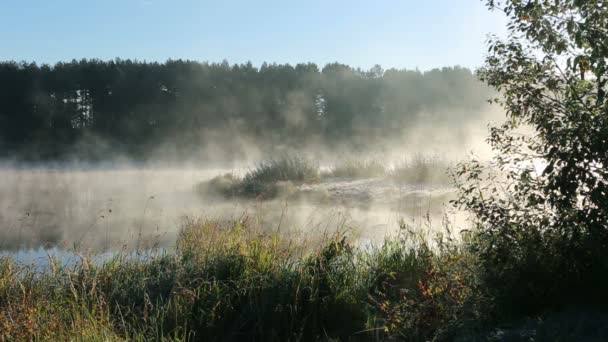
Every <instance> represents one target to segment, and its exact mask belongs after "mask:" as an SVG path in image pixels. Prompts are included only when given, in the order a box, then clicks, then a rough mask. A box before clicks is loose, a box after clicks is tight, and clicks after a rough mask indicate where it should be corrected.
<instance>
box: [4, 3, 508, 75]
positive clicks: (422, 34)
mask: <svg viewBox="0 0 608 342" xmlns="http://www.w3.org/2000/svg"><path fill="white" fill-rule="evenodd" d="M505 26H506V21H505V19H504V18H503V17H502V16H501V15H500V14H499V13H493V12H490V11H488V10H487V8H486V7H485V6H484V2H482V1H481V0H425V1H420V0H367V1H357V0H350V1H342V0H324V1H323V0H307V1H302V0H300V1H287V0H263V1H262V0H260V1H253V0H238V1H237V0H213V1H206V0H205V1H203V0H199V1H195V0H95V1H93V0H53V1H49V0H0V60H16V61H35V62H37V63H51V64H52V63H56V62H58V61H70V60H72V59H81V58H97V59H103V60H109V59H114V58H116V57H120V58H122V59H127V58H130V59H137V60H145V61H159V62H162V61H165V60H167V59H178V58H182V59H191V60H198V61H209V62H221V61H222V60H224V59H226V60H228V61H229V62H230V63H231V64H232V63H244V62H247V61H251V62H252V63H253V64H254V65H256V66H259V65H261V63H262V62H264V61H266V62H270V63H272V62H276V63H290V64H295V63H301V62H314V63H317V64H319V65H324V64H326V63H331V62H336V61H337V62H340V63H345V64H349V65H351V66H355V67H362V68H364V69H367V68H370V67H372V66H373V65H375V64H380V65H381V66H382V67H384V68H385V69H388V68H406V69H414V68H418V69H420V70H428V69H432V68H435V67H443V66H453V65H460V66H464V67H468V68H476V67H478V66H480V65H481V64H482V63H483V58H484V54H485V53H486V51H487V49H486V48H485V46H486V45H485V41H486V38H487V34H489V33H493V34H498V35H499V36H502V35H504V32H505Z"/></svg>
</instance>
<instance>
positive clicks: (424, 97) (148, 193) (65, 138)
mask: <svg viewBox="0 0 608 342" xmlns="http://www.w3.org/2000/svg"><path fill="white" fill-rule="evenodd" d="M4 66H5V68H4V69H3V70H4V71H6V72H7V75H8V76H6V77H3V76H2V75H3V74H0V85H4V86H6V87H8V88H7V89H9V88H10V87H13V86H12V83H11V82H12V81H11V82H9V81H10V80H11V78H10V77H13V76H10V75H21V76H20V77H21V78H20V79H19V82H20V83H19V84H20V88H19V89H21V90H20V91H21V92H22V93H19V95H20V96H21V97H13V98H10V101H8V102H7V104H6V108H8V109H11V108H12V109H14V111H9V112H10V113H19V112H20V111H21V112H23V113H24V114H23V115H22V116H18V115H15V116H14V117H12V116H7V119H6V120H5V123H7V125H4V126H2V127H0V148H2V149H1V150H0V151H1V153H0V155H1V156H3V157H2V158H3V159H2V160H1V161H0V241H1V242H0V251H4V252H5V253H13V252H15V251H20V252H19V253H21V254H15V255H23V253H24V252H23V251H41V250H44V249H49V248H50V249H53V250H59V251H62V250H70V251H79V252H84V251H86V252H90V253H102V252H112V251H119V250H142V249H150V248H170V247H172V246H173V244H174V243H175V239H176V234H178V232H179V230H180V229H181V227H182V223H183V221H184V219H185V218H206V219H209V220H220V221H225V222H233V221H237V220H247V221H248V222H249V223H250V224H252V225H255V226H256V227H257V228H259V229H262V230H266V231H279V232H280V233H281V234H284V235H294V236H297V235H302V234H304V235H308V236H321V235H323V234H327V233H331V232H336V231H347V232H348V234H349V236H350V237H351V239H352V240H353V241H355V242H357V243H367V242H370V241H371V242H373V241H382V240H383V239H385V238H390V237H391V236H392V234H395V233H396V232H397V230H398V229H399V227H400V222H406V223H408V224H409V225H411V226H412V227H415V229H419V230H429V231H432V230H438V229H442V226H445V225H446V222H450V224H451V225H453V226H454V227H456V228H458V227H464V226H465V225H466V216H465V215H463V214H462V213H459V212H457V211H456V210H455V209H454V208H452V207H451V206H450V205H449V203H448V202H449V200H450V199H453V198H454V196H455V191H454V189H453V187H452V186H451V185H450V184H449V182H445V181H442V182H433V181H412V180H409V181H404V180H399V179H395V177H391V176H390V175H389V173H390V172H388V173H387V174H386V175H369V176H366V177H322V178H321V179H320V180H319V181H315V182H312V183H310V184H300V183H297V182H295V183H293V184H289V186H290V187H291V188H292V189H291V190H290V191H291V195H289V196H279V197H276V198H272V199H269V198H242V197H241V198H236V197H225V196H224V197H222V196H217V194H213V193H205V192H201V191H199V190H197V189H199V187H198V186H199V184H201V183H202V182H205V181H209V180H211V179H213V178H214V177H216V176H219V175H223V174H226V173H230V174H233V175H237V176H243V175H245V174H247V172H249V171H251V170H255V169H256V167H257V166H258V165H259V164H258V163H260V162H262V161H264V160H269V159H275V158H282V157H283V156H285V155H288V154H289V155H291V154H295V155H299V156H303V157H304V158H306V159H307V160H311V161H313V162H314V163H316V164H318V165H319V166H320V170H331V169H332V167H336V166H339V165H340V164H341V163H344V162H345V161H348V160H368V161H369V160H373V161H376V162H378V163H380V164H382V165H383V167H385V168H386V169H388V170H392V169H395V168H398V167H399V165H402V164H403V163H404V162H405V163H406V164H407V163H410V162H411V161H412V160H418V161H420V160H427V159H428V160H439V161H440V163H439V164H436V165H435V164H433V165H431V167H434V168H441V170H434V171H433V173H437V174H441V173H445V171H446V170H445V168H446V167H449V166H450V165H453V164H454V163H457V162H458V161H461V160H464V159H467V158H469V157H470V155H471V154H474V155H475V156H476V157H477V158H481V159H482V160H483V159H488V158H489V156H490V154H491V153H490V148H489V146H488V145H487V144H486V143H485V138H486V136H487V125H488V123H490V122H497V121H500V120H501V119H502V116H503V115H502V113H501V112H500V111H497V110H496V109H495V108H493V107H491V106H489V105H487V104H486V103H485V100H486V99H487V98H488V97H489V96H490V95H491V94H492V92H491V91H490V90H489V89H488V88H487V87H485V86H484V85H482V84H481V83H479V82H478V81H477V80H476V79H475V76H474V75H473V73H472V72H471V71H469V70H467V69H463V68H459V67H454V68H443V69H435V70H431V71H429V72H424V73H422V72H420V71H417V70H416V71H411V70H394V69H392V70H388V71H384V70H382V69H381V68H380V67H379V66H377V67H374V68H372V69H370V70H369V71H364V70H360V69H354V68H351V67H348V66H345V65H341V64H338V63H335V64H330V65H326V66H325V67H324V68H323V69H322V70H320V68H318V67H317V66H316V65H314V64H298V65H297V66H295V68H294V67H292V66H290V65H275V64H273V65H266V64H265V65H263V66H262V67H260V68H255V67H253V66H251V65H250V64H247V65H234V66H233V67H230V66H229V65H228V64H227V63H222V64H221V65H220V64H206V63H197V62H190V61H186V62H184V61H168V62H166V63H164V64H147V63H141V62H131V61H128V60H127V61H119V60H117V61H110V62H102V61H96V60H92V61H86V60H83V61H80V62H71V63H66V64H57V65H56V66H54V67H52V68H50V67H48V66H43V67H38V66H36V65H34V64H31V65H30V64H23V65H20V64H17V63H5V64H4ZM9 72H12V73H9ZM97 74H103V75H106V76H107V77H106V78H100V79H96V80H95V82H92V81H91V82H89V81H90V79H89V77H90V76H91V75H97ZM143 74H145V75H148V76H149V77H148V78H141V77H140V75H143ZM32 75H33V76H32ZM53 75H55V76H53ZM9 76H10V77H9ZM59 76H61V80H62V82H63V83H61V84H57V83H54V82H51V81H52V80H53V79H54V78H53V77H59ZM178 76H179V77H178ZM47 78H48V80H47ZM45 80H47V81H48V82H46V81H45ZM234 80H238V81H234ZM10 89H12V88H10ZM24 118H25V119H24ZM421 172H422V171H421ZM424 172H428V171H424ZM418 178H419V177H414V179H418ZM310 194H313V195H314V196H310ZM26 254H27V253H26Z"/></svg>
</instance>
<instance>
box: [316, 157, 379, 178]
mask: <svg viewBox="0 0 608 342" xmlns="http://www.w3.org/2000/svg"><path fill="white" fill-rule="evenodd" d="M386 173H387V169H386V167H385V165H384V163H382V162H381V161H378V160H375V159H354V158H350V159H346V160H344V161H342V162H340V163H338V164H336V165H334V166H333V167H332V168H331V169H330V170H329V171H328V172H327V173H326V174H325V175H324V176H325V177H337V178H351V179H358V178H379V177H384V176H386Z"/></svg>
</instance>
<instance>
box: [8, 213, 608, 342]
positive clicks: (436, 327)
mask: <svg viewBox="0 0 608 342" xmlns="http://www.w3.org/2000/svg"><path fill="white" fill-rule="evenodd" d="M475 236H476V235H475V234H474V233H470V234H469V235H466V236H463V238H464V239H463V240H462V241H460V242H457V241H454V240H453V239H452V238H451V237H452V235H451V234H450V232H447V233H446V234H443V235H441V234H438V235H437V236H436V237H435V238H434V239H429V237H428V236H424V235H422V234H421V233H413V230H412V229H411V228H410V227H408V226H406V225H405V224H402V226H401V231H400V233H399V235H398V236H397V237H395V238H393V239H391V240H386V241H384V243H382V244H379V245H374V246H365V247H359V246H358V245H356V244H352V243H350V242H349V240H348V237H347V236H345V235H344V234H339V233H337V234H335V235H331V236H325V237H324V238H322V239H320V240H314V241H313V240H304V239H289V238H286V237H285V236H279V235H277V234H272V233H268V232H265V231H260V230H258V229H257V228H256V227H255V226H252V225H251V224H250V223H249V221H247V220H242V221H237V222H233V223H231V224H226V223H224V224H221V223H217V222H212V221H204V220H189V221H187V222H186V223H185V224H184V227H183V229H182V230H181V232H180V234H179V237H178V239H177V242H176V245H175V248H174V249H173V250H171V251H165V252H159V251H156V252H155V251H150V252H148V253H144V254H141V253H140V254H128V255H116V256H115V257H114V258H112V259H110V260H106V261H105V262H101V263H93V262H90V261H89V260H88V259H85V258H82V259H80V262H78V263H76V264H75V265H72V264H71V265H62V264H60V263H59V262H58V261H57V260H54V259H53V258H49V263H50V267H48V268H45V269H44V270H42V271H41V270H40V268H37V269H36V268H33V267H31V266H27V265H21V264H18V263H16V262H15V261H13V260H12V259H11V258H10V257H1V258H0V341H36V340H39V341H64V340H65V341H67V340H86V341H122V340H135V341H147V340H158V341H242V340H248V341H318V340H326V341H384V340H403V341H428V340H461V341H469V340H471V341H486V340H495V341H500V340H503V337H505V338H510V339H511V340H517V338H518V336H519V337H521V336H528V337H530V338H532V339H534V338H536V337H538V338H541V339H542V338H543V336H545V337H547V339H549V340H556V339H560V338H562V337H565V338H566V340H580V339H581V338H580V337H585V338H587V337H589V338H591V340H602V338H601V336H603V334H604V332H605V331H606V329H605V326H606V323H607V322H608V315H606V314H605V312H603V311H601V310H599V311H589V310H584V309H583V310H578V311H577V310H574V311H561V312H560V311H558V312H557V313H552V312H550V311H549V312H540V317H541V318H542V319H543V320H544V321H545V322H546V323H543V321H538V320H535V319H534V317H539V316H526V317H524V318H522V316H519V318H518V317H510V318H508V320H506V321H502V323H501V321H496V320H494V318H493V317H495V316H493V315H494V314H495V313H496V310H499V311H500V310H502V309H501V308H504V305H503V306H497V304H500V303H502V301H503V300H505V297H504V296H507V295H508V293H513V290H514V287H517V286H519V287H521V288H522V289H536V290H542V289H543V288H544V289H546V290H550V289H552V288H554V286H553V285H551V284H548V283H547V281H549V280H550V279H549V278H548V277H547V276H545V278H543V279H538V276H534V275H533V274H534V272H536V271H537V270H535V269H533V267H529V266H527V265H519V264H515V263H512V265H513V267H517V269H511V270H506V269H505V265H504V262H505V261H504V260H503V261H500V262H502V263H503V265H502V267H503V268H502V269H501V270H499V272H503V273H501V274H503V275H504V277H505V278H504V279H503V283H504V284H503V285H500V286H497V287H496V288H495V289H490V291H488V288H487V286H488V285H489V283H487V281H488V280H487V279H488V278H487V277H488V274H487V272H488V271H487V268H488V267H490V265H488V262H492V261H493V259H480V257H479V255H477V254H475V253H474V252H473V250H472V249H471V248H469V247H468V246H469V245H470V244H471V243H472V242H474V243H473V244H472V245H473V246H474V245H476V244H479V241H475V240H476V239H479V238H480V237H475ZM314 238H315V239H316V238H318V237H314ZM505 260H508V259H505ZM498 263H499V261H497V265H499V264H498ZM533 265H535V263H534V264H533ZM480 266H481V267H480ZM499 266H500V265H499ZM484 268H485V270H484ZM504 272H506V273H504ZM509 272H510V273H509ZM526 272H527V273H530V272H532V273H530V274H531V275H529V276H527V278H526V277H523V278H520V279H521V281H522V283H520V284H515V283H508V282H505V280H508V278H510V274H517V275H521V274H524V273H526ZM494 280H497V279H494ZM526 280H527V282H525V283H524V281H526ZM595 285H598V286H599V285H600V284H593V285H591V284H590V285H589V286H595ZM564 286H565V285H564ZM562 287H563V286H562ZM600 289H601V288H600ZM600 289H598V291H599V290H600ZM497 291H503V293H498V294H499V295H503V297H501V296H496V295H497ZM531 293H532V294H534V293H537V292H535V291H532V292H531ZM492 295H493V296H494V297H492ZM562 295H567V293H562ZM513 300H514V301H515V302H514V303H512V305H521V304H522V300H526V299H522V298H519V297H514V298H513ZM561 301H562V302H564V301H567V299H562V300H561ZM556 304H559V303H557V302H555V301H554V302H551V303H545V304H544V305H545V306H544V308H546V309H548V310H550V309H555V308H556V307H555V305H556ZM505 310H506V309H505ZM596 310H597V308H596ZM503 311H504V310H503ZM504 312H507V311H504ZM486 313H490V316H484V315H485V314H486ZM590 317H591V318H593V319H592V320H590ZM572 322H579V323H580V324H579V323H576V324H575V323H572ZM583 323H584V324H583ZM581 324H582V325H581ZM586 328H589V329H593V332H588V331H586V330H585V329H586ZM501 336H502V337H501Z"/></svg>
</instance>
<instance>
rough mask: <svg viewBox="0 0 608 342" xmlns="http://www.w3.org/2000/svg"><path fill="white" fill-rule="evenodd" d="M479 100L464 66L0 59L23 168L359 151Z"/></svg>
mask: <svg viewBox="0 0 608 342" xmlns="http://www.w3.org/2000/svg"><path fill="white" fill-rule="evenodd" d="M480 93H487V94H489V89H488V88H487V87H486V86H485V85H483V84H482V83H481V82H479V81H478V80H476V78H475V76H474V75H473V74H472V73H471V71H469V70H467V69H463V68H459V67H454V68H443V69H434V70H430V71H426V72H420V71H410V70H396V69H391V70H387V71H383V70H382V69H380V68H379V67H377V68H374V69H372V70H370V71H364V70H360V69H356V68H352V67H349V66H347V65H343V64H338V63H334V64H328V65H326V66H324V67H322V68H321V67H318V66H317V65H315V64H312V63H301V64H297V65H295V66H292V65H288V64H284V65H278V64H266V63H264V64H262V65H261V66H260V67H255V66H253V65H252V64H251V63H245V64H234V65H229V64H228V62H222V63H200V62H195V61H184V60H169V61H167V62H165V63H146V62H138V61H133V60H121V59H116V60H113V61H100V60H95V59H93V60H80V61H76V60H74V61H71V62H65V63H64V62H60V63H57V64H55V65H53V66H49V65H36V64H35V63H16V62H0V94H1V95H0V151H1V152H0V153H2V156H7V155H11V156H13V155H14V156H16V157H17V158H20V159H24V160H38V159H55V160H56V159H69V158H81V159H84V160H98V159H101V160H103V159H107V158H111V157H115V155H116V154H117V153H119V154H121V155H126V156H127V157H131V158H134V159H137V160H146V159H147V158H153V157H155V156H158V155H157V154H158V153H160V154H161V155H162V156H164V157H167V158H169V157H172V158H180V157H181V158H188V157H189V158H193V156H192V151H196V152H197V153H198V154H200V156H202V157H208V158H209V157H217V156H220V155H225V156H226V158H225V159H226V160H233V159H238V158H242V157H245V156H244V155H243V153H244V151H248V150H249V149H248V147H250V146H248V145H249V144H250V142H252V141H254V142H256V144H257V145H258V146H259V147H260V150H262V151H264V152H266V153H267V155H272V154H276V153H278V152H280V151H281V150H284V148H285V147H288V148H291V149H293V148H301V147H303V145H306V144H309V143H310V144H311V145H312V146H318V144H323V145H324V146H326V147H328V148H330V147H333V146H349V147H350V148H352V149H356V150H358V151H360V150H362V149H364V148H367V147H369V146H376V144H375V142H378V141H385V142H386V141H391V139H395V138H398V137H401V136H402V135H403V133H404V131H407V130H408V129H410V128H413V127H415V126H416V125H417V124H418V123H420V122H421V121H428V120H437V121H447V122H458V121H462V120H466V119H468V117H458V118H457V117H455V116H454V115H451V113H452V110H453V109H460V110H459V111H460V112H470V113H471V117H472V116H474V115H475V113H479V112H480V111H479V109H480V108H481V107H482V106H483V105H484V103H483V100H482V98H480V97H479V94H480ZM448 109H449V110H448ZM422 112H424V113H437V114H436V115H435V116H433V117H431V114H428V115H425V116H422V115H419V113H422ZM309 147H310V146H309ZM153 152H156V153H157V154H154V153H153Z"/></svg>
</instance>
